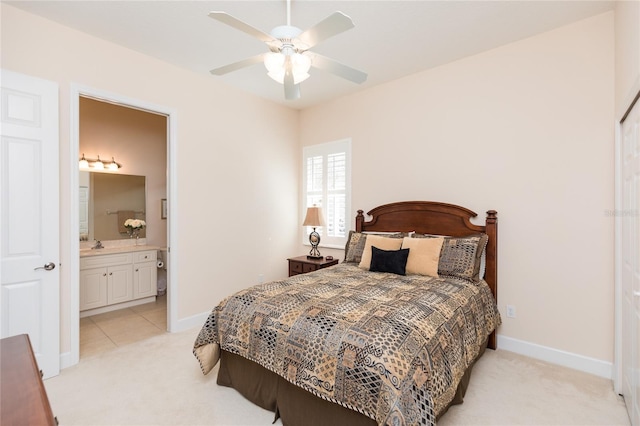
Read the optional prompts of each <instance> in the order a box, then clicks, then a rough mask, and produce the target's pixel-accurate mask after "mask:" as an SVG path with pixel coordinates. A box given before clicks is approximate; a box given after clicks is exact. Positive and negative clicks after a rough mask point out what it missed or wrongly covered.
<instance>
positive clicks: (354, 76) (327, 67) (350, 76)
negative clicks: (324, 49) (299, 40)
mask: <svg viewBox="0 0 640 426" xmlns="http://www.w3.org/2000/svg"><path fill="white" fill-rule="evenodd" d="M305 55H309V56H310V57H311V66H312V67H314V68H318V69H319V70H323V71H327V72H330V73H332V74H335V75H337V76H339V77H342V78H344V79H347V80H349V81H353V82H354V83H358V84H361V83H364V82H365V81H367V73H364V72H362V71H358V70H357V69H355V68H351V67H349V66H346V65H344V64H341V63H340V62H338V61H335V60H333V59H331V58H327V57H326V56H322V55H319V54H317V53H314V52H309V51H307V52H305Z"/></svg>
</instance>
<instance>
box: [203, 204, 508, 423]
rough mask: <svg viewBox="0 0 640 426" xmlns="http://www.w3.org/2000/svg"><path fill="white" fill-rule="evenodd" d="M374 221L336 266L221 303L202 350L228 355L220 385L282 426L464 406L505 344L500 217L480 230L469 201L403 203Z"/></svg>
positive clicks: (209, 365)
mask: <svg viewBox="0 0 640 426" xmlns="http://www.w3.org/2000/svg"><path fill="white" fill-rule="evenodd" d="M367 215H368V216H369V217H370V219H369V220H366V218H365V215H364V212H363V211H362V210H358V215H357V216H356V220H355V222H356V227H355V230H353V231H351V232H350V233H349V242H348V243H347V246H346V247H345V258H344V260H343V262H342V263H340V264H339V265H335V266H332V267H329V268H325V269H321V270H318V271H315V272H311V273H308V274H304V275H296V276H294V277H290V278H288V279H285V280H281V281H274V282H270V283H266V284H260V285H257V286H254V287H250V288H248V289H245V290H242V291H240V292H237V293H235V294H234V295H231V296H229V297H228V298H226V299H225V300H223V301H222V302H221V303H220V304H219V305H218V306H216V307H215V308H214V309H213V311H212V312H211V314H210V315H209V318H208V319H207V321H206V322H205V324H204V325H203V327H202V329H201V331H200V333H199V335H198V337H197V339H196V341H195V343H194V347H193V353H194V355H195V356H196V358H197V359H198V361H199V363H200V367H201V369H202V372H203V373H204V374H207V373H209V372H210V371H211V370H213V368H214V366H215V365H216V364H217V363H218V361H219V362H220V366H219V370H218V378H217V383H218V384H219V385H222V386H229V387H233V388H235V389H236V390H237V391H238V392H240V393H241V394H242V395H243V396H244V397H245V398H247V399H248V400H249V401H251V402H253V403H254V404H257V405H259V406H260V407H262V408H265V409H268V410H270V411H273V412H274V413H275V417H276V419H277V418H281V420H282V423H283V424H284V425H293V426H297V425H300V426H302V425H305V426H306V425H350V426H352V425H356V426H359V425H368V426H372V425H376V424H378V425H385V424H388V425H414V424H416V425H418V424H419V425H434V424H435V423H436V421H437V419H438V418H439V417H440V416H441V415H442V414H444V413H445V412H446V410H447V409H448V408H449V406H450V405H452V404H458V403H461V402H462V399H463V397H464V394H465V391H466V388H467V385H468V382H469V379H470V376H471V370H472V368H473V365H474V363H475V362H476V361H477V360H478V359H479V358H480V357H481V356H482V354H483V353H484V350H485V348H487V347H488V348H490V349H495V348H496V331H495V330H496V328H497V327H498V326H499V325H500V321H501V320H500V315H499V312H498V310H497V304H496V300H497V252H498V250H497V236H498V232H497V213H496V211H494V210H489V211H488V212H487V216H486V220H485V224H484V225H482V226H481V225H475V224H473V223H471V218H473V217H476V216H477V215H476V213H474V212H473V211H471V210H469V209H466V208H464V207H460V206H456V205H452V204H445V203H437V202H428V201H404V202H397V203H391V204H385V205H382V206H379V207H376V208H374V209H372V210H371V211H369V212H368V213H367ZM391 240H395V241H391ZM398 241H400V243H398ZM398 244H400V245H398ZM405 245H406V246H407V247H408V248H404V247H405ZM438 246H439V247H440V248H438ZM425 247H429V248H428V249H425ZM425 250H426V251H425ZM434 250H435V251H434ZM418 254H421V255H422V254H425V255H426V256H427V257H420V258H416V257H415V256H417V255H418ZM409 256H413V257H409ZM407 259H408V260H407ZM416 259H417V260H418V261H419V262H417V263H416ZM425 259H426V260H425ZM429 259H430V260H429ZM434 259H435V260H434ZM461 259H462V260H461ZM434 261H435V263H436V265H435V268H436V270H437V272H436V273H433V268H434V265H433V262H434ZM403 262H404V264H403ZM427 264H428V265H429V266H428V268H430V269H428V268H427V269H428V271H427V272H425V271H424V266H425V265H427ZM403 265H404V266H403ZM398 268H400V270H398ZM403 268H405V269H403ZM402 273H404V275H403V274H402Z"/></svg>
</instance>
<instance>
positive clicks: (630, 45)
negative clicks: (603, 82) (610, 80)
mask: <svg viewBox="0 0 640 426" xmlns="http://www.w3.org/2000/svg"><path fill="white" fill-rule="evenodd" d="M615 17H616V19H615V28H616V119H618V120H619V119H621V118H622V115H623V114H624V113H625V111H626V110H627V108H629V105H630V104H631V101H632V100H633V98H634V97H635V96H636V95H637V93H638V92H639V91H640V1H617V2H616V9H615Z"/></svg>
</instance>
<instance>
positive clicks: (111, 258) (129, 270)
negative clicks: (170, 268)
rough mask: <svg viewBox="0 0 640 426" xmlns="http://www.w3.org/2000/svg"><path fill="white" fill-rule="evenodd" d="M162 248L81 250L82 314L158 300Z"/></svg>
mask: <svg viewBox="0 0 640 426" xmlns="http://www.w3.org/2000/svg"><path fill="white" fill-rule="evenodd" d="M159 249H160V247H154V246H148V245H143V246H122V247H114V248H102V249H83V250H80V317H86V316H89V315H95V314H99V313H103V312H108V311H112V310H116V309H122V308H126V307H130V306H135V305H139V304H143V303H148V302H153V301H155V299H156V294H157V265H156V262H157V257H158V254H157V253H158V250H159Z"/></svg>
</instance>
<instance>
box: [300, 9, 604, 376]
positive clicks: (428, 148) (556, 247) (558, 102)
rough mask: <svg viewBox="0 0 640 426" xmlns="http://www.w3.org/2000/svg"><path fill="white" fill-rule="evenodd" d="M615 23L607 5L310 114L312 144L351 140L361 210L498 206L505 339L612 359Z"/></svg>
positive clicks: (305, 133)
mask: <svg viewBox="0 0 640 426" xmlns="http://www.w3.org/2000/svg"><path fill="white" fill-rule="evenodd" d="M613 21H614V16H613V12H610V13H606V14H603V15H599V16H596V17H593V18H590V19H587V20H584V21H580V22H578V23H575V24H572V25H569V26H566V27H563V28H560V29H557V30H554V31H550V32H547V33H544V34H541V35H538V36H535V37H531V38H528V39H525V40H522V41H519V42H516V43H512V44H509V45H506V46H503V47H500V48H497V49H494V50H491V51H488V52H485V53H482V54H479V55H475V56H472V57H468V58H465V59H462V60H459V61H456V62H453V63H450V64H447V65H444V66H441V67H438V68H435V69H432V70H429V71H425V72H422V73H419V74H415V75H412V76H409V77H407V78H404V79H401V80H396V81H394V82H391V83H389V84H385V85H381V86H378V87H374V88H372V89H370V90H367V91H365V92H361V93H359V94H355V95H352V96H348V97H345V98H342V99H339V100H336V101H334V102H330V103H326V104H323V105H321V106H318V107H315V108H312V109H308V110H305V111H303V112H302V113H301V142H302V144H303V145H312V144H317V143H322V142H326V141H332V140H336V139H339V138H343V137H352V140H353V147H352V149H353V151H352V152H353V176H352V179H353V192H352V193H353V200H352V206H353V209H354V211H353V212H352V217H355V211H356V210H357V209H363V210H365V212H366V211H368V210H369V209H371V208H373V207H375V206H377V205H379V204H382V203H387V202H393V201H401V200H433V201H443V202H449V203H453V204H460V205H463V206H465V207H468V208H471V209H472V210H474V211H475V212H477V213H478V215H479V217H480V218H479V219H480V220H484V213H485V211H487V210H489V209H495V210H497V211H498V217H499V300H498V301H499V307H500V310H501V312H502V313H503V320H504V322H503V325H502V326H501V328H500V330H499V334H500V335H501V337H502V338H505V337H506V338H508V339H511V342H519V341H524V342H527V344H530V345H531V346H535V345H540V346H542V347H545V348H552V349H553V350H555V351H558V352H568V353H571V354H577V355H579V356H580V357H587V358H589V359H594V360H596V361H595V362H596V364H597V363H598V362H599V361H602V362H604V363H605V364H607V365H609V368H610V363H611V362H612V361H613V324H614V321H613V306H614V304H613V297H614V294H613V232H614V229H613V218H612V217H609V216H607V215H606V214H605V212H606V210H609V209H613V201H614V200H613V195H614V192H613V183H614V176H613V156H614V132H613V122H614V120H613V110H614V26H613ZM417 53H418V54H419V52H417ZM352 225H353V223H352ZM335 252H336V253H338V255H341V253H340V252H339V251H335ZM323 253H324V254H329V250H326V249H325V250H323ZM506 304H510V305H514V306H515V307H516V314H517V317H516V318H515V319H512V318H506V316H505V315H504V313H505V305H506Z"/></svg>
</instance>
